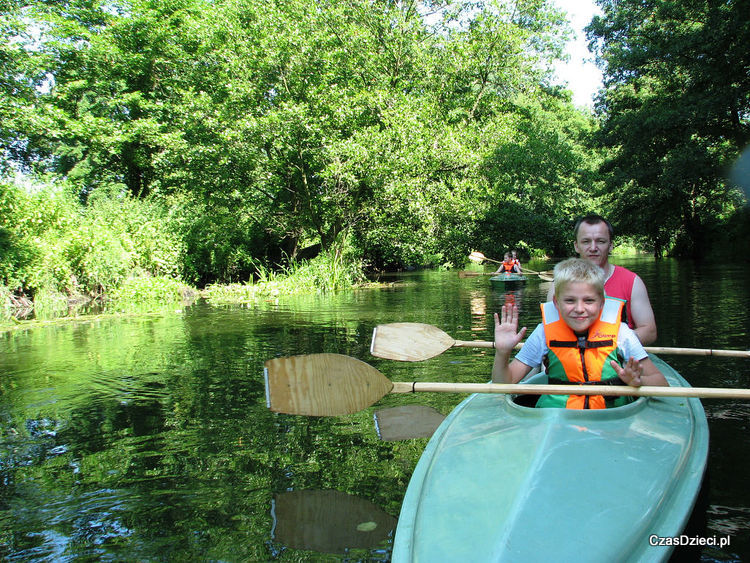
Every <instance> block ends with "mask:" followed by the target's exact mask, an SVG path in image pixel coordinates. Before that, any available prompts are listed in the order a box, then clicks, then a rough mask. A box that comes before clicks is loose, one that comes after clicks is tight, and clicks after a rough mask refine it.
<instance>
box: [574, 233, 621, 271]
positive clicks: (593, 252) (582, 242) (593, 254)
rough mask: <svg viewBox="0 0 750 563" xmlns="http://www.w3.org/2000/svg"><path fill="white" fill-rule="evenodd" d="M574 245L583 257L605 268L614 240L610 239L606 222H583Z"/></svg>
mask: <svg viewBox="0 0 750 563" xmlns="http://www.w3.org/2000/svg"><path fill="white" fill-rule="evenodd" d="M574 246H575V249H576V252H577V253H578V255H579V256H580V257H581V258H585V259H586V260H589V261H591V262H593V263H594V264H596V265H597V266H599V267H600V268H604V266H605V265H606V264H607V260H608V259H609V253H610V252H611V251H612V241H611V240H609V229H608V228H607V225H606V223H594V224H593V225H589V224H588V223H581V225H580V227H578V237H577V238H576V242H575V244H574Z"/></svg>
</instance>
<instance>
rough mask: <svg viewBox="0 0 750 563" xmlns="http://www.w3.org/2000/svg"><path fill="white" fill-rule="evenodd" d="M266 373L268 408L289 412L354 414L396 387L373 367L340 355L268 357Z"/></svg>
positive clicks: (312, 414) (322, 414)
mask: <svg viewBox="0 0 750 563" xmlns="http://www.w3.org/2000/svg"><path fill="white" fill-rule="evenodd" d="M265 376H266V402H267V405H268V408H270V409H271V410H272V411H274V412H282V413H287V414H302V415H309V416H338V415H342V414H351V413H354V412H357V411H360V410H362V409H364V408H367V407H369V406H370V405H372V404H373V403H375V402H377V401H378V400H379V399H380V398H382V397H383V396H384V395H386V394H388V393H389V392H390V391H391V389H393V383H391V382H390V381H389V380H388V378H387V377H385V376H384V375H383V374H382V373H380V372H379V371H378V370H376V369H375V368H374V367H372V366H371V365H369V364H366V363H365V362H363V361H360V360H357V359H356V358H351V357H349V356H343V355H341V354H310V355H306V356H290V357H286V358H276V359H273V360H268V361H267V362H266V363H265Z"/></svg>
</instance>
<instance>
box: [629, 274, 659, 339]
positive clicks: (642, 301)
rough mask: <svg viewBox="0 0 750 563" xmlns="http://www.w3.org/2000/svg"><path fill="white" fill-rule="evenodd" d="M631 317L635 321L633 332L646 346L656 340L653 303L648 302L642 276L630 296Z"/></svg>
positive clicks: (636, 278)
mask: <svg viewBox="0 0 750 563" xmlns="http://www.w3.org/2000/svg"><path fill="white" fill-rule="evenodd" d="M630 316H631V317H632V318H631V320H632V321H633V325H634V329H633V331H634V332H635V333H636V335H638V340H640V341H641V344H643V345H644V346H646V345H648V344H651V343H652V342H654V341H655V340H656V319H655V318H654V310H653V309H652V308H651V301H649V300H648V291H647V290H646V284H645V283H643V280H642V279H641V278H640V276H636V277H635V280H633V290H632V292H631V294H630Z"/></svg>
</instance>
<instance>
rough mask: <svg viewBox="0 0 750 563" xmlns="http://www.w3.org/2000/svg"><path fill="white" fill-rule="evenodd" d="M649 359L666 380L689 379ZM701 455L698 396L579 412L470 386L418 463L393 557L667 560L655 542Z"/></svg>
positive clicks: (682, 500)
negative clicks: (482, 391) (523, 403)
mask: <svg viewBox="0 0 750 563" xmlns="http://www.w3.org/2000/svg"><path fill="white" fill-rule="evenodd" d="M651 358H652V359H653V361H654V362H655V363H656V364H657V366H658V367H659V369H660V370H661V371H662V373H664V375H665V376H666V377H667V380H668V381H669V383H670V385H672V386H677V385H679V386H688V383H687V382H686V381H685V380H684V379H683V378H682V377H681V376H680V375H679V374H678V373H677V372H676V371H674V370H673V369H672V368H670V367H669V366H668V365H667V364H666V363H664V362H663V361H662V360H660V359H659V358H656V357H654V356H651ZM531 381H534V382H536V383H546V375H544V374H538V375H536V376H534V377H533V378H532V379H531ZM707 455H708V424H707V422H706V416H705V413H704V411H703V406H702V405H701V402H700V400H699V399H692V398H691V399H687V398H680V397H675V398H659V399H656V398H640V399H638V400H636V401H635V402H633V403H630V404H628V405H625V406H622V407H618V408H614V409H607V410H587V411H584V410H569V409H536V408H530V407H525V406H521V405H519V404H517V403H516V402H514V400H513V397H511V396H508V395H491V394H476V395H471V396H469V397H468V398H467V399H466V400H464V401H463V402H462V403H461V404H460V405H459V406H458V407H456V409H454V411H453V412H452V413H451V414H450V415H449V416H448V418H446V420H445V421H444V422H443V424H442V425H441V426H440V427H439V428H438V430H437V431H436V432H435V434H434V435H433V437H432V438H431V439H430V442H429V443H428V445H427V447H426V449H425V451H424V453H423V455H422V457H421V458H420V460H419V462H418V464H417V467H416V469H415V470H414V474H413V476H412V478H411V481H410V482H409V486H408V489H407V491H406V496H405V498H404V502H403V505H402V508H401V514H400V516H399V520H398V527H397V530H396V536H395V540H394V551H393V561H394V562H396V563H400V562H408V561H414V562H417V561H426V562H430V563H432V562H435V561H472V562H487V561H493V562H494V561H512V562H517V561H545V562H546V561H595V562H601V561H615V560H616V561H633V562H635V561H639V562H640V561H662V560H666V559H668V558H669V556H670V554H671V553H672V550H673V548H672V547H668V546H667V547H661V546H656V545H652V544H653V543H657V540H656V538H657V537H676V536H679V535H680V534H681V533H682V531H683V529H684V528H685V525H686V523H687V521H688V518H689V517H690V514H691V512H692V509H693V506H694V504H695V502H696V499H697V497H698V493H699V491H700V487H701V482H702V479H703V474H704V470H705V468H706V460H707Z"/></svg>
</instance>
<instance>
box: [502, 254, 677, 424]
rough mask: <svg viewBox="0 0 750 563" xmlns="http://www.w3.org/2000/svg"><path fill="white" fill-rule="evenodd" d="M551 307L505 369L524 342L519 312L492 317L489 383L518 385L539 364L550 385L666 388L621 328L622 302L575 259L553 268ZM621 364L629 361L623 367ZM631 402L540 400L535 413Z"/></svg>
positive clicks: (596, 272) (598, 273) (508, 308)
mask: <svg viewBox="0 0 750 563" xmlns="http://www.w3.org/2000/svg"><path fill="white" fill-rule="evenodd" d="M554 283H555V286H554V296H553V299H552V302H548V303H543V304H542V323H541V324H539V325H538V326H537V327H536V329H535V330H534V332H532V334H531V336H529V338H528V340H527V341H526V343H525V344H524V346H523V348H521V351H520V352H519V353H518V354H517V355H516V357H515V358H514V359H513V361H512V362H510V365H508V361H509V359H510V353H511V350H512V349H513V347H514V346H515V345H516V344H518V343H519V342H520V341H521V339H523V337H524V335H525V334H526V327H524V328H522V329H521V330H520V331H518V332H516V330H517V329H518V309H517V308H516V307H515V305H511V304H508V305H504V306H503V309H502V319H500V318H499V317H498V315H497V313H495V349H496V351H495V363H494V366H493V368H492V381H493V382H496V383H518V382H519V381H520V380H521V379H523V378H524V377H525V376H526V374H528V373H529V371H531V369H532V368H533V367H537V366H539V365H540V364H542V362H543V363H544V365H545V368H546V371H547V374H548V375H549V378H550V383H554V384H560V383H570V384H582V385H585V384H587V383H592V384H593V383H596V384H615V385H632V386H634V387H640V386H641V385H668V383H667V380H666V379H665V378H664V375H663V374H662V373H661V372H660V371H659V369H658V368H657V367H656V365H654V363H653V362H652V361H651V360H650V359H649V358H648V354H646V351H645V350H644V349H643V346H642V345H641V343H640V341H639V340H638V337H637V336H636V335H635V333H634V332H633V331H632V330H631V329H630V328H628V326H627V325H626V324H625V323H622V322H620V319H621V314H622V306H623V302H622V301H621V300H619V299H611V298H608V299H606V300H605V298H604V274H603V272H602V270H601V269H600V268H598V267H597V266H595V265H594V264H592V263H591V262H589V261H588V260H583V259H580V258H570V259H568V260H564V261H563V262H560V263H559V264H558V265H557V266H555V282H554ZM622 358H628V360H627V362H625V363H624V364H623V361H622ZM629 401H630V398H628V397H616V398H612V399H609V398H608V399H606V400H605V398H604V397H602V396H584V395H570V396H567V395H542V396H541V397H540V399H539V401H538V402H537V406H538V407H567V408H579V409H581V408H605V407H612V406H619V405H623V404H626V403H627V402H629Z"/></svg>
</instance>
